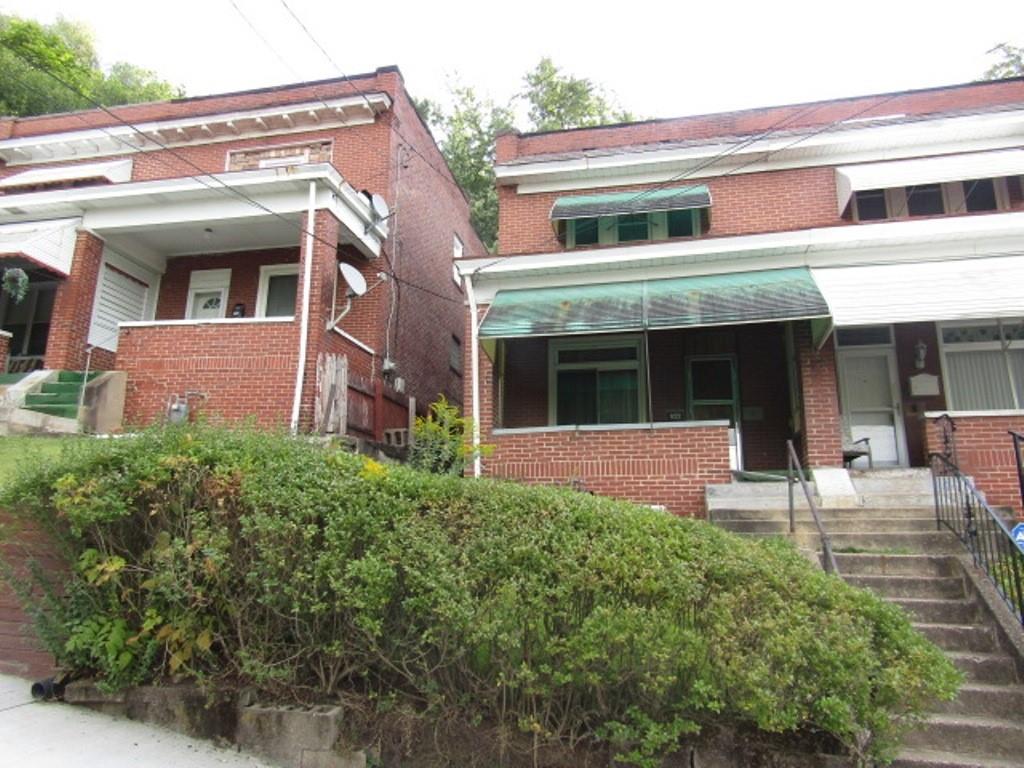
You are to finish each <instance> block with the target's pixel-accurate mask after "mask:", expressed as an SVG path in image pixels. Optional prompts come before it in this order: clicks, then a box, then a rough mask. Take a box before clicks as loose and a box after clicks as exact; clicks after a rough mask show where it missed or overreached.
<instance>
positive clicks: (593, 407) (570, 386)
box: [556, 369, 640, 425]
mask: <svg viewBox="0 0 1024 768" xmlns="http://www.w3.org/2000/svg"><path fill="white" fill-rule="evenodd" d="M639 388H640V380H639V375H638V374H637V372H636V371H598V370H595V369H591V370H584V371H559V372H558V413H557V414H556V415H557V419H556V420H557V423H558V424H559V425H566V424H633V423H636V421H637V419H638V418H639Z"/></svg>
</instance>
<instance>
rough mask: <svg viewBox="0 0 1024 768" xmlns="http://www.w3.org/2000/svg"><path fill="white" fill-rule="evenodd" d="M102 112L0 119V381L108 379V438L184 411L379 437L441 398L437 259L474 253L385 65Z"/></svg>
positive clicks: (458, 208)
mask: <svg viewBox="0 0 1024 768" xmlns="http://www.w3.org/2000/svg"><path fill="white" fill-rule="evenodd" d="M111 111H112V113H113V116H111V115H110V114H108V113H106V112H104V111H101V110H91V111H84V112H78V113H71V114H59V115H46V116H40V117H32V118H21V119H0V266H7V267H11V266H17V267H22V268H24V269H25V270H26V271H27V273H28V275H29V277H30V287H29V295H28V297H27V299H26V300H25V301H22V302H20V303H17V304H15V303H14V302H13V301H11V300H10V299H9V298H8V297H6V296H4V297H3V298H0V325H2V328H3V329H4V330H5V331H7V332H9V333H10V334H11V336H10V337H9V338H6V339H5V341H6V342H7V343H8V344H9V347H10V349H9V356H7V359H8V364H7V369H8V371H10V372H12V373H25V372H30V371H36V370H38V369H41V370H43V371H44V372H48V373H44V374H33V375H35V376H36V377H41V378H42V379H46V376H47V375H49V374H52V373H55V372H58V371H82V370H83V369H84V368H86V367H87V366H88V368H89V369H90V370H92V371H108V370H117V371H123V372H125V373H126V374H127V384H126V393H125V406H124V419H125V423H126V424H129V425H136V424H145V423H149V422H152V421H154V420H158V419H161V418H163V417H164V416H165V414H166V412H167V409H168V405H169V403H172V402H179V403H185V402H187V403H188V407H189V409H190V410H191V411H193V412H199V413H202V414H206V415H209V416H214V417H222V418H227V419H236V418H242V417H247V418H248V417H252V418H255V419H256V420H257V421H258V422H260V423H263V424H267V425H289V424H290V425H291V426H292V427H293V428H302V429H309V428H312V427H316V426H318V424H319V422H320V421H324V420H326V421H324V423H325V424H327V422H330V424H331V425H333V428H337V427H338V426H339V425H342V426H341V428H342V429H344V430H345V431H348V432H350V433H352V434H355V435H363V436H369V437H376V438H377V439H380V438H381V436H382V432H383V431H384V429H386V428H390V427H404V426H406V424H407V419H408V414H407V412H406V405H407V402H406V401H407V398H408V397H409V396H411V397H414V398H416V400H417V401H418V403H419V404H420V406H421V408H422V407H423V406H425V405H426V404H427V403H429V402H431V401H432V400H433V399H435V398H436V397H437V396H438V395H439V394H444V395H446V396H448V397H449V398H450V399H451V400H454V401H456V402H458V401H459V400H461V393H462V382H461V371H460V367H461V366H460V364H459V363H460V359H461V351H460V346H461V335H462V326H463V318H462V309H461V305H462V302H463V296H462V293H461V289H460V287H459V286H458V285H457V283H456V282H455V281H454V280H453V276H452V267H451V261H452V257H453V248H454V247H455V246H459V247H463V248H465V249H466V250H467V251H469V252H473V253H481V252H483V247H482V245H481V243H480V241H479V239H478V238H477V236H476V234H475V232H474V231H473V229H472V227H471V226H470V224H469V211H468V203H467V201H466V199H465V196H464V195H463V194H462V192H461V191H460V190H459V189H458V187H457V185H456V184H455V182H454V180H453V178H452V176H451V174H450V172H449V170H448V168H447V166H446V165H445V161H444V158H443V157H442V155H441V153H440V152H439V150H438V148H437V146H436V144H435V142H434V140H433V138H432V136H431V134H430V132H429V130H428V129H427V127H426V126H425V125H424V124H423V122H422V121H421V120H420V118H419V116H418V114H417V113H416V111H415V109H414V107H413V104H412V101H411V99H410V98H409V95H408V93H407V92H406V90H405V87H404V84H403V79H402V75H401V73H400V72H399V70H398V69H397V68H396V67H384V68H381V69H378V70H376V71H375V72H372V73H369V74H362V75H357V76H354V77H351V78H345V79H335V80H325V81H320V82H315V83H304V84H301V85H286V86H280V87H272V88H263V89H257V90H251V91H243V92H238V93H228V94H219V95H213V96H203V97H196V98H184V99H176V100H173V101H166V102H158V103H151V104H138V105H131V106H124V107H117V108H114V109H113V110H111ZM339 264H341V265H347V266H344V267H340V266H339ZM343 270H344V272H343ZM355 273H357V274H355ZM356 289H358V291H360V292H362V291H364V290H365V292H364V293H362V295H358V296H354V295H353V294H354V293H355V292H356ZM325 361H326V363H325ZM339 361H344V362H343V363H340V362H339ZM331 366H333V367H331ZM342 367H343V368H344V370H345V374H344V375H345V376H346V380H345V383H346V386H345V387H343V389H345V390H346V397H345V398H344V402H345V403H346V406H345V409H344V410H345V412H344V414H341V413H339V412H337V411H336V412H334V413H333V414H332V413H331V410H330V407H328V406H327V405H326V403H327V401H328V400H329V399H330V397H329V396H328V392H327V391H325V389H326V387H325V382H326V380H327V378H326V377H327V375H328V373H329V374H330V377H331V379H332V380H333V377H334V376H336V375H342V374H340V373H339V371H340V370H341V368H342ZM0 373H3V372H2V371H0ZM11 378H14V377H12V376H10V374H8V379H11ZM51 379H52V376H51ZM335 384H337V382H335ZM43 387H44V389H43V392H44V393H45V392H46V390H45V384H44V385H43ZM331 392H334V393H335V395H337V387H332V389H331ZM26 397H28V398H30V399H31V398H32V397H33V396H32V395H27V396H26ZM35 397H36V399H35V401H32V402H35V403H36V404H37V405H38V403H39V401H40V400H42V401H45V396H44V395H36V396H35ZM331 402H332V404H336V403H340V402H343V400H342V399H339V398H337V397H335V399H334V400H332V401H331ZM53 407H54V408H55V407H56V406H53ZM44 408H45V406H44Z"/></svg>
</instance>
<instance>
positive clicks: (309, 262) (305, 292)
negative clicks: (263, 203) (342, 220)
mask: <svg viewBox="0 0 1024 768" xmlns="http://www.w3.org/2000/svg"><path fill="white" fill-rule="evenodd" d="M315 227H316V182H315V181H311V182H309V210H308V212H307V214H306V262H305V265H304V266H303V272H302V320H301V323H300V325H299V364H298V365H297V366H296V370H295V396H294V397H293V398H292V418H291V431H292V434H293V435H295V434H298V432H299V408H300V407H301V405H302V383H303V381H304V380H305V378H306V348H307V346H308V345H309V294H310V290H311V287H312V285H311V284H312V281H313V230H314V229H315Z"/></svg>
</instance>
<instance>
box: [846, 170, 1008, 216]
mask: <svg viewBox="0 0 1024 768" xmlns="http://www.w3.org/2000/svg"><path fill="white" fill-rule="evenodd" d="M1008 189H1009V188H1008V186H1007V180H1006V179H1005V178H998V179H970V180H967V181H953V182H945V183H941V184H939V183H935V184H914V185H910V186H906V187H889V188H886V189H863V190H858V191H856V192H855V193H854V194H853V205H852V207H851V209H852V213H853V216H854V219H855V220H856V221H881V220H884V219H903V218H907V217H915V216H941V215H942V214H958V213H983V212H986V211H998V210H1003V209H1006V208H1009V200H1010V197H1009V193H1008Z"/></svg>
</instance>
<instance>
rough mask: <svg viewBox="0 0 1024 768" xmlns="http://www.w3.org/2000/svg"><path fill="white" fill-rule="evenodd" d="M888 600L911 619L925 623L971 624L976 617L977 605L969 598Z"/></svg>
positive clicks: (903, 598)
mask: <svg viewBox="0 0 1024 768" xmlns="http://www.w3.org/2000/svg"><path fill="white" fill-rule="evenodd" d="M889 602H890V603H892V604H894V605H898V606H899V607H900V608H902V609H903V610H904V611H906V612H907V613H909V614H910V616H911V620H916V621H918V622H922V623H925V624H973V623H974V622H975V621H977V619H978V606H977V605H975V604H974V603H973V602H971V601H969V600H932V599H927V598H916V597H901V598H895V599H891V600H889Z"/></svg>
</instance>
